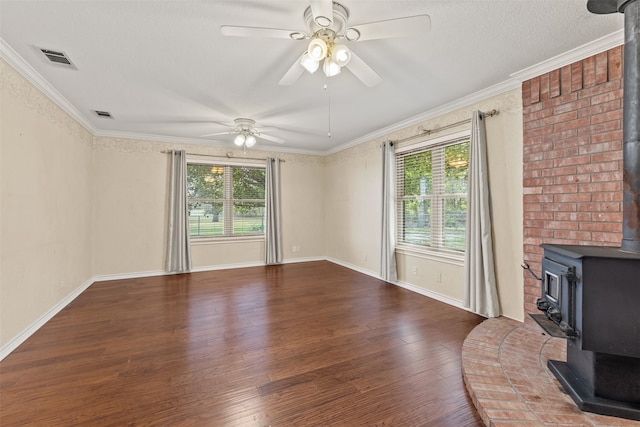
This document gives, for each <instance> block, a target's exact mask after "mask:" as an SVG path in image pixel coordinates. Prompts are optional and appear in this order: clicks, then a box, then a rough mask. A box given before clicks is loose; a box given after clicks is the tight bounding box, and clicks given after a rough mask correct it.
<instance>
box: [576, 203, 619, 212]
mask: <svg viewBox="0 0 640 427" xmlns="http://www.w3.org/2000/svg"><path fill="white" fill-rule="evenodd" d="M578 210H579V211H582V212H620V203H606V202H601V203H578Z"/></svg>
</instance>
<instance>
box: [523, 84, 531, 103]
mask: <svg viewBox="0 0 640 427" xmlns="http://www.w3.org/2000/svg"><path fill="white" fill-rule="evenodd" d="M529 104H531V80H527V81H525V82H522V106H523V107H526V106H528V105H529Z"/></svg>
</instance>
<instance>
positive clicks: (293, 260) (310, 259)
mask: <svg viewBox="0 0 640 427" xmlns="http://www.w3.org/2000/svg"><path fill="white" fill-rule="evenodd" d="M314 261H328V259H327V258H325V257H306V258H287V259H285V260H284V261H282V263H283V264H295V263H297V262H314Z"/></svg>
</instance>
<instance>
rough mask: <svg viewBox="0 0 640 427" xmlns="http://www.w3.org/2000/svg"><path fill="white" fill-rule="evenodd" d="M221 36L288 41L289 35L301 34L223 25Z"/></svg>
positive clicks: (276, 29)
mask: <svg viewBox="0 0 640 427" xmlns="http://www.w3.org/2000/svg"><path fill="white" fill-rule="evenodd" d="M220 33H222V35H223V36H231V37H262V38H264V37H270V38H276V39H289V40H291V39H292V38H291V34H294V33H296V34H301V33H300V31H296V30H284V29H282V28H263V27H241V26H235V25H223V26H221V27H220Z"/></svg>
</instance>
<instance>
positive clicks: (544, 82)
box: [540, 73, 549, 101]
mask: <svg viewBox="0 0 640 427" xmlns="http://www.w3.org/2000/svg"><path fill="white" fill-rule="evenodd" d="M546 99H549V74H548V73H547V74H543V75H541V76H540V101H544V100H546Z"/></svg>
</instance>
